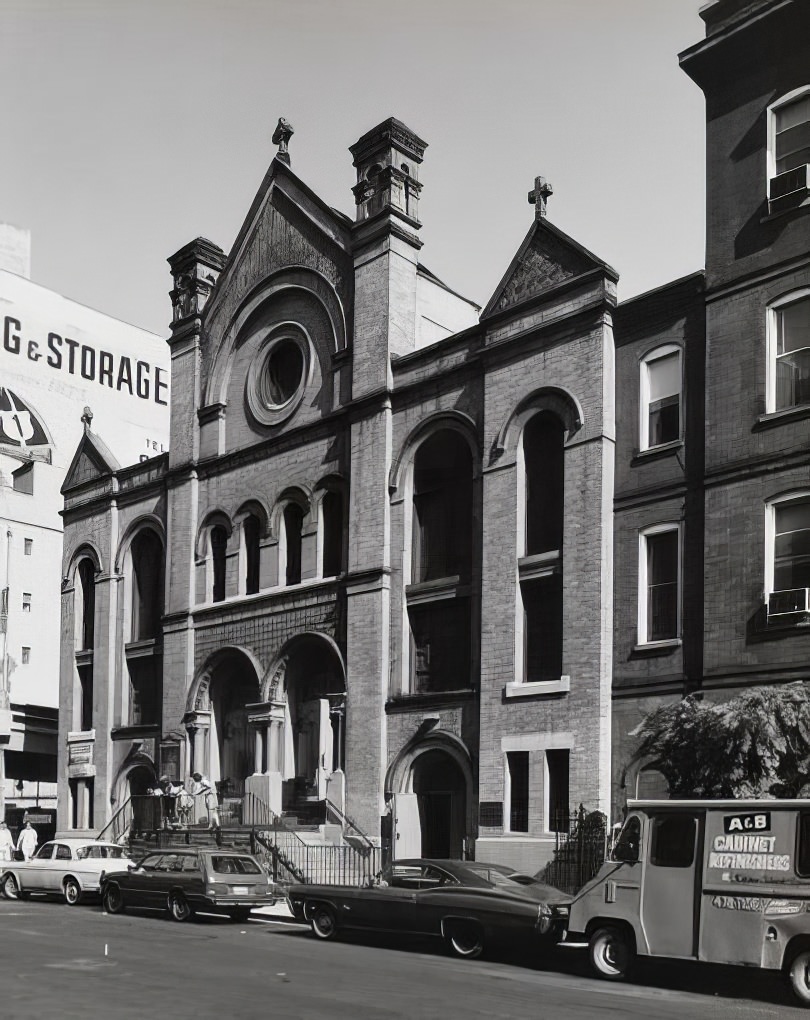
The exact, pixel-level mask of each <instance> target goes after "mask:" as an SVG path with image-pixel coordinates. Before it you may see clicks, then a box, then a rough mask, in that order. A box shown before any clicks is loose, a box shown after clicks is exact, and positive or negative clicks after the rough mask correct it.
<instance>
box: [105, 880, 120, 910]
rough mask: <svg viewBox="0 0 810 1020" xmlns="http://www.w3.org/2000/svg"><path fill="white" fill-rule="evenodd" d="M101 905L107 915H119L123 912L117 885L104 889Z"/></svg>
mask: <svg viewBox="0 0 810 1020" xmlns="http://www.w3.org/2000/svg"><path fill="white" fill-rule="evenodd" d="M101 903H102V906H103V907H104V909H105V910H106V911H107V913H108V914H121V913H123V911H124V897H123V894H122V893H121V889H120V888H119V886H117V885H108V886H105V887H104V895H103V896H102V897H101Z"/></svg>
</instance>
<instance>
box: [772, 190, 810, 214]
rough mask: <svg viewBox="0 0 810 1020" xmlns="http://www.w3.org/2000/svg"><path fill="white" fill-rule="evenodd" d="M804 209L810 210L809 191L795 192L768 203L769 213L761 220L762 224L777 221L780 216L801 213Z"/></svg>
mask: <svg viewBox="0 0 810 1020" xmlns="http://www.w3.org/2000/svg"><path fill="white" fill-rule="evenodd" d="M802 209H810V196H808V194H807V189H806V188H805V189H803V190H802V189H800V190H799V191H794V192H793V193H792V194H790V195H785V196H783V197H782V198H776V199H771V200H769V201H768V211H767V212H766V213H765V215H764V216H763V217H762V218H761V219H760V221H759V222H760V223H768V222H769V221H770V220H777V219H779V217H780V216H788V215H789V214H790V213H795V212H799V211H800V210H802Z"/></svg>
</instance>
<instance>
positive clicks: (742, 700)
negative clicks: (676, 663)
mask: <svg viewBox="0 0 810 1020" xmlns="http://www.w3.org/2000/svg"><path fill="white" fill-rule="evenodd" d="M630 736H635V737H638V738H639V745H638V747H637V749H636V751H635V753H634V754H633V756H632V758H631V760H630V763H629V765H633V764H635V763H637V762H643V763H644V765H645V766H646V767H648V768H654V769H657V770H658V771H659V772H661V773H662V775H663V776H664V777H665V779H666V780H667V783H668V785H669V792H670V795H671V796H673V797H697V798H701V799H709V798H724V797H763V796H765V797H767V796H772V797H797V796H798V795H799V793H800V792H801V791H802V788H803V787H805V786H806V785H808V784H810V696H809V695H808V691H807V688H806V687H805V685H804V684H803V683H801V682H799V683H793V684H786V685H780V686H778V687H754V688H752V689H751V690H750V691H746V692H745V693H744V694H739V695H738V696H737V697H736V698H732V699H731V700H730V701H725V702H721V703H719V704H712V703H710V702H706V701H703V700H701V699H700V697H699V696H697V695H694V694H691V695H689V696H688V697H686V698H684V699H683V700H682V701H679V702H678V703H677V704H674V705H665V706H664V707H662V708H659V709H656V711H654V712H651V713H650V714H649V715H648V716H647V717H646V718H645V719H644V720H643V721H642V722H641V723H640V725H639V726H637V727H636V728H635V729H634V730H633V731H632V732H631V734H630ZM629 765H628V767H629Z"/></svg>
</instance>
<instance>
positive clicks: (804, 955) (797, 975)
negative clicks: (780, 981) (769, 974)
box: [787, 949, 810, 1006]
mask: <svg viewBox="0 0 810 1020" xmlns="http://www.w3.org/2000/svg"><path fill="white" fill-rule="evenodd" d="M787 976H788V981H789V982H790V987H791V990H792V992H793V994H794V995H795V996H796V998H797V999H798V1000H799V1002H800V1003H801V1004H802V1005H803V1006H810V949H803V950H801V952H799V953H797V954H796V955H795V956H794V957H793V959H792V960H791V961H790V967H788V972H787Z"/></svg>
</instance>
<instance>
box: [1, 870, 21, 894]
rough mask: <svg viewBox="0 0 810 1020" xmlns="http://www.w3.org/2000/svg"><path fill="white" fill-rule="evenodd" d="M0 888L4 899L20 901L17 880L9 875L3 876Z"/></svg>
mask: <svg viewBox="0 0 810 1020" xmlns="http://www.w3.org/2000/svg"><path fill="white" fill-rule="evenodd" d="M0 888H2V891H3V898H4V899H6V900H18V899H21V896H20V886H19V884H18V883H17V879H16V878H15V877H14V876H13V875H12V874H11V873H9V874H6V875H3V878H2V879H0Z"/></svg>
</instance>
